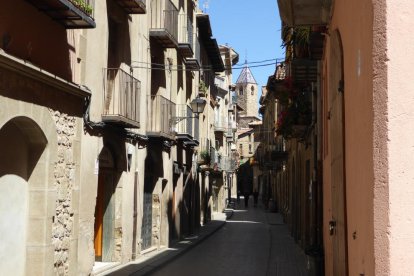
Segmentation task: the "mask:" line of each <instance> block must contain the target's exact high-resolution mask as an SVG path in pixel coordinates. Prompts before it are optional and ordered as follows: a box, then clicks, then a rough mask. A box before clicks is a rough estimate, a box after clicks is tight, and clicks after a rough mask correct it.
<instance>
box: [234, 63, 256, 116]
mask: <svg viewBox="0 0 414 276" xmlns="http://www.w3.org/2000/svg"><path fill="white" fill-rule="evenodd" d="M236 93H237V101H238V103H239V105H240V107H241V108H243V111H242V112H241V115H244V116H248V117H250V116H251V117H257V116H258V101H257V95H258V94H257V93H259V91H258V85H257V82H256V80H255V79H254V77H253V74H252V72H251V71H250V68H249V67H248V66H247V65H246V66H245V67H244V68H243V70H242V71H241V73H240V76H239V78H238V79H237V82H236Z"/></svg>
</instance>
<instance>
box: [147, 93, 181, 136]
mask: <svg viewBox="0 0 414 276" xmlns="http://www.w3.org/2000/svg"><path fill="white" fill-rule="evenodd" d="M147 100H148V102H147V103H148V104H147V108H148V110H147V136H149V137H154V138H164V139H170V140H173V139H174V138H175V132H174V130H173V128H172V124H171V122H172V119H173V118H175V117H176V105H175V103H173V102H172V101H170V100H168V99H167V98H165V97H163V96H158V95H155V96H153V95H151V96H148V98H147Z"/></svg>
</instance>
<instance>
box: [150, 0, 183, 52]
mask: <svg viewBox="0 0 414 276" xmlns="http://www.w3.org/2000/svg"><path fill="white" fill-rule="evenodd" d="M149 33H150V36H151V37H153V38H154V39H155V40H157V41H158V43H160V45H162V46H163V47H165V48H177V47H178V41H177V39H178V10H177V8H176V7H175V6H174V4H173V3H172V2H171V1H170V0H160V1H152V2H151V27H150V32H149Z"/></svg>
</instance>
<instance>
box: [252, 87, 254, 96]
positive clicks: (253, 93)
mask: <svg viewBox="0 0 414 276" xmlns="http://www.w3.org/2000/svg"><path fill="white" fill-rule="evenodd" d="M252 95H254V86H252Z"/></svg>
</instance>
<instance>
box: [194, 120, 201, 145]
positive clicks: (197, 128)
mask: <svg viewBox="0 0 414 276" xmlns="http://www.w3.org/2000/svg"><path fill="white" fill-rule="evenodd" d="M194 140H197V141H200V119H199V118H198V117H196V118H194Z"/></svg>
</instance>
